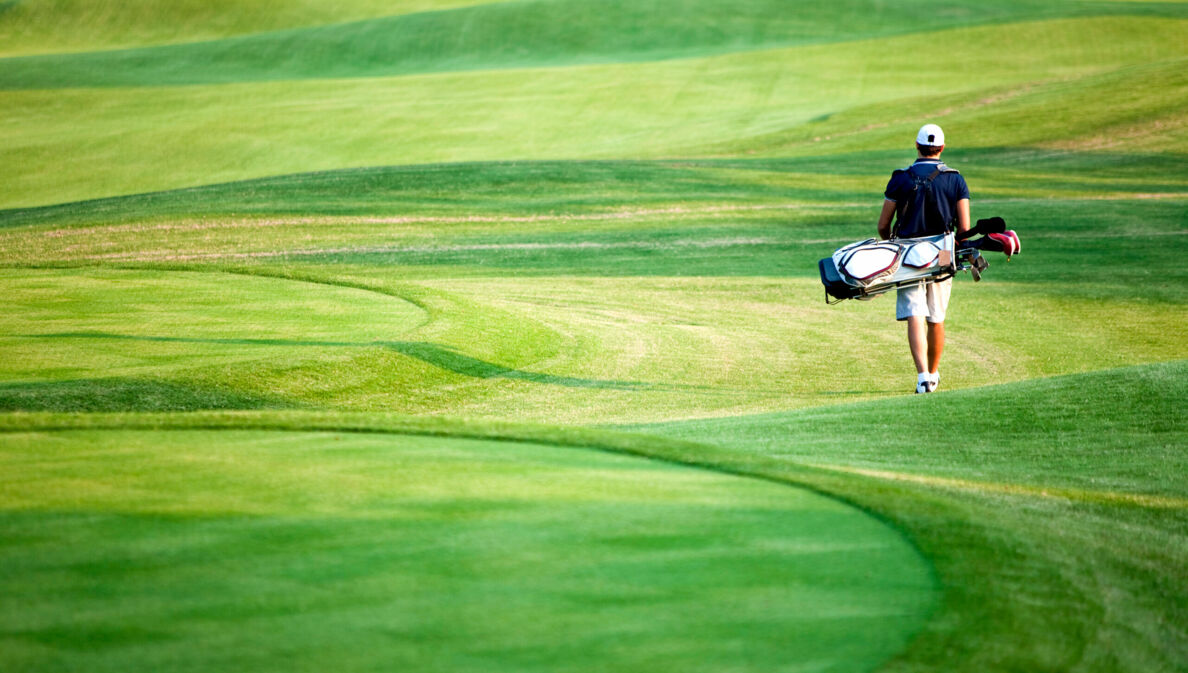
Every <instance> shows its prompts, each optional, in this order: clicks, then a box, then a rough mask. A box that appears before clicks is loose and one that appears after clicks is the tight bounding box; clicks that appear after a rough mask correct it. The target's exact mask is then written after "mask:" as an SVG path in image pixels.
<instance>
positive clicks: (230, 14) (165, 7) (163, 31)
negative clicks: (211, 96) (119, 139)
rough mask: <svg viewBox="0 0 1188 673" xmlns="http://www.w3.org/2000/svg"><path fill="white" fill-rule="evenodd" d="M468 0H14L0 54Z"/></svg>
mask: <svg viewBox="0 0 1188 673" xmlns="http://www.w3.org/2000/svg"><path fill="white" fill-rule="evenodd" d="M468 4H473V0H382V1H381V0H340V1H339V2H336V3H334V5H333V6H330V5H327V4H326V3H323V2H314V1H311V0H299V1H296V2H294V0H283V1H282V0H251V2H240V1H238V0H167V1H164V2H162V0H120V1H119V2H115V1H111V0H107V1H103V0H20V1H19V2H8V3H5V4H4V5H3V6H0V56H17V55H23V54H41V53H62V52H80V51H91V50H96V49H118V48H129V47H140V46H144V45H154V44H168V43H174V42H192V41H197V40H213V39H218V38H225V37H228V36H232V35H242V34H245V33H258V32H261V31H268V30H278V29H283V28H295V27H299V26H316V25H321V24H325V23H340V22H344V21H352V20H361V19H368V18H373V17H377V16H387V15H392V14H405V13H410V12H421V11H429V10H438V9H442V8H446V7H457V6H461V5H468Z"/></svg>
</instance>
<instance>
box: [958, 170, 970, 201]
mask: <svg viewBox="0 0 1188 673" xmlns="http://www.w3.org/2000/svg"><path fill="white" fill-rule="evenodd" d="M968 198H969V187H968V186H966V184H965V176H964V175H961V174H960V173H958V174H957V200H958V201H960V200H961V199H968Z"/></svg>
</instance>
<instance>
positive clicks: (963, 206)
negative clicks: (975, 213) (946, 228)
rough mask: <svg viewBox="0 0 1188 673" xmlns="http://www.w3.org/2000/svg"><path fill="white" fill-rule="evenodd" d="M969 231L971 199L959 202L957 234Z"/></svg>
mask: <svg viewBox="0 0 1188 673" xmlns="http://www.w3.org/2000/svg"><path fill="white" fill-rule="evenodd" d="M967 231H969V199H961V200H959V201H958V202H957V233H958V234H963V233H965V232H967Z"/></svg>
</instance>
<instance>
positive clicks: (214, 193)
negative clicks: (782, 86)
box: [0, 147, 1188, 228]
mask: <svg viewBox="0 0 1188 673" xmlns="http://www.w3.org/2000/svg"><path fill="white" fill-rule="evenodd" d="M911 160H912V154H911V153H910V152H905V151H897V152H887V151H881V152H869V151H867V152H855V153H845V154H836V155H822V156H814V157H798V158H787V159H779V158H771V159H690V160H674V161H516V162H477V163H460V164H435V165H426V166H381V167H374V168H361V169H345V170H339V171H326V172H317V173H302V174H297V175H285V176H277V177H270V178H262V179H258V180H247V181H242V182H230V183H223V184H216V185H208V186H202V187H194V188H190V189H180V190H173V191H165V192H153V193H147V194H138V195H132V196H123V197H114V198H106V199H95V200H89V201H80V202H74V203H64V204H58V205H52V206H45V207H38V208H18V209H9V210H0V228H6V227H15V226H28V225H36V224H50V223H52V224H55V225H57V226H63V225H72V224H88V223H100V222H102V223H118V222H125V221H132V220H137V221H140V220H153V219H157V218H166V217H180V216H185V217H203V216H211V217H213V216H266V215H294V216H296V215H342V216H346V215H368V216H382V215H392V216H450V215H454V216H459V215H478V216H483V215H521V216H533V215H537V216H539V215H547V214H550V213H558V214H582V213H598V212H607V211H614V210H621V209H631V208H664V207H674V206H691V205H721V206H730V205H736V206H754V205H764V204H788V203H793V202H800V203H817V204H823V205H834V204H847V203H855V202H866V201H873V202H874V204H875V206H876V209H877V205H878V201H879V195H880V194H881V192H882V189H883V187H885V186H886V180H887V178H888V177H889V176H890V173H891V171H892V170H893V169H895V168H900V167H902V166H904V165H906V164H907V163H910V162H911ZM945 161H946V162H947V163H949V164H950V165H952V166H954V167H956V168H958V169H959V170H961V171H962V173H963V175H965V176H966V179H967V181H968V182H969V183H970V184H971V189H972V191H973V199H974V201H973V203H974V207H975V209H976V208H977V207H978V204H979V200H980V199H981V198H990V197H994V198H999V199H1001V198H1011V197H1015V196H1027V197H1030V198H1036V196H1037V191H1038V192H1039V194H1041V195H1042V197H1044V198H1069V197H1076V196H1082V195H1083V196H1097V195H1101V194H1103V193H1105V194H1110V193H1117V194H1119V195H1127V194H1133V193H1142V194H1159V193H1166V192H1175V193H1179V194H1183V193H1185V192H1188V179H1186V178H1185V177H1184V176H1185V174H1186V173H1188V159H1186V158H1184V157H1183V156H1180V155H1176V154H1127V153H1119V152H1076V151H1053V150H1046V149H1038V148H1028V147H1019V148H989V149H960V148H955V149H953V150H951V151H948V152H946V153H945ZM987 192H988V193H987ZM1070 221H1071V222H1072V223H1073V224H1075V220H1074V219H1073V218H1070ZM592 226H595V225H592Z"/></svg>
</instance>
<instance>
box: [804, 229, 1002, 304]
mask: <svg viewBox="0 0 1188 673" xmlns="http://www.w3.org/2000/svg"><path fill="white" fill-rule="evenodd" d="M977 234H984V236H982V238H979V239H976V240H972V237H973V236H975V235H977ZM982 250H988V251H995V252H1003V253H1004V254H1006V255H1007V259H1010V256H1011V255H1012V254H1014V253H1017V252H1018V251H1019V237H1018V236H1017V235H1016V234H1015V232H1013V231H1006V223H1005V222H1004V221H1003V220H1002V218H1000V217H993V218H990V219H986V220H978V224H977V226H976V227H974V228H972V229H970V230H969V231H967V232H963V233H962V235H961V236H960V237H958V236H957V235H955V234H953V233H952V232H948V233H945V234H940V235H937V236H926V237H922V238H892V239H891V240H888V241H879V240H877V239H873V238H868V239H866V240H865V241H858V242H856V243H851V244H849V245H847V246H844V247H841V248H838V250H837V251H836V252H834V253H833V255H832V256H830V257H826V258H825V259H822V260H821V261H820V262H818V264H817V266H818V269H819V271H820V273H821V283H822V284H823V285H824V286H825V303H827V304H836V303H838V302H840V301H842V300H844V299H873V298H874V297H877V296H879V295H880V294H883V293H886V292H890V291H891V290H894V289H896V288H900V287H904V286H907V285H917V284H919V283H935V282H938V281H943V280H947V279H949V278H952V277H953V276H955V275H957V273H959V272H961V271H966V270H968V271H969V272H970V273H971V274H972V275H973V278H974V280H975V281H977V280H981V277H982V271H984V270H985V269H986V267H987V266H989V264H987V262H986V260H985V259H984V258H983V257H982V255H981V251H982Z"/></svg>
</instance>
